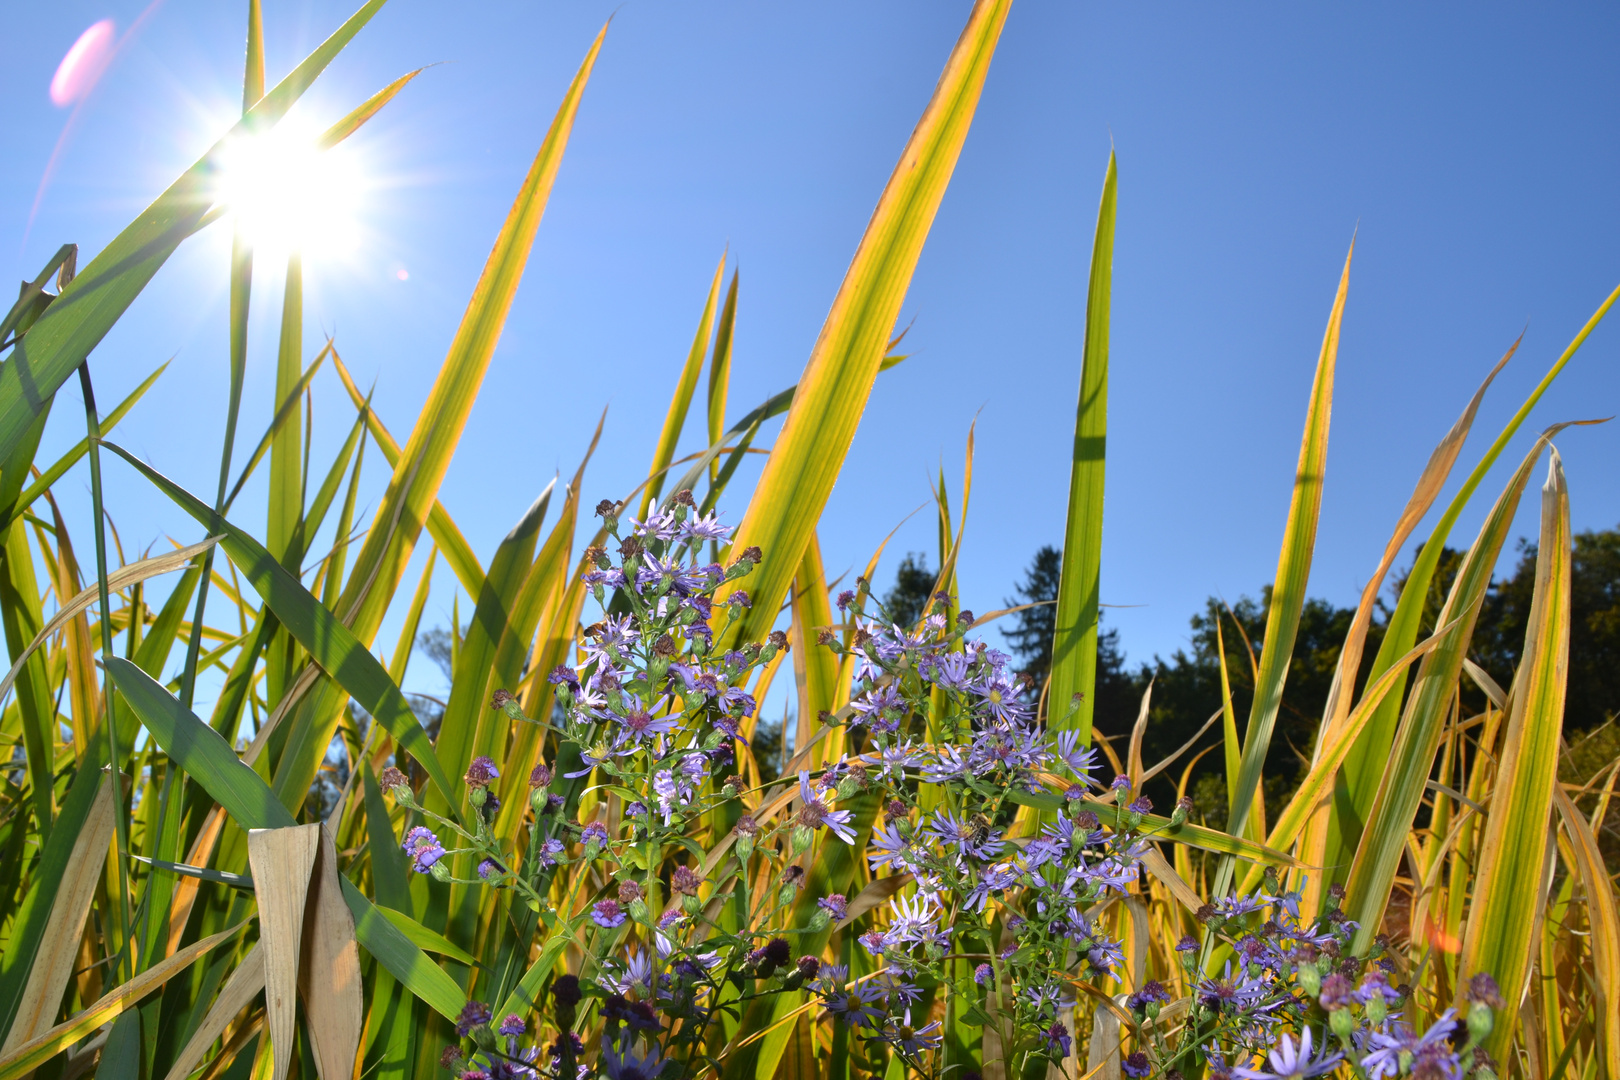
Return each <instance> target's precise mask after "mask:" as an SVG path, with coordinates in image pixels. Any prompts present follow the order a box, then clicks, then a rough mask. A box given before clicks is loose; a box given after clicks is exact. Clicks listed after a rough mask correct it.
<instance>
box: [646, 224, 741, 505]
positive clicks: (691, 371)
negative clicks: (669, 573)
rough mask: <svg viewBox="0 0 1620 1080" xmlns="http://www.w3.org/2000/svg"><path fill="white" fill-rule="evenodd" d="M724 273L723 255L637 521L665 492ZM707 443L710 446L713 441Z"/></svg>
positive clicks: (706, 348) (660, 439)
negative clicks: (667, 475)
mask: <svg viewBox="0 0 1620 1080" xmlns="http://www.w3.org/2000/svg"><path fill="white" fill-rule="evenodd" d="M725 273H726V256H725V254H724V253H722V254H721V256H720V265H719V266H716V267H715V268H714V280H713V281H712V282H710V284H709V297H708V299H707V300H705V301H704V302H703V317H702V318H701V319H699V320H698V328H697V333H696V334H693V335H692V347H691V348H690V349H688V350H687V352H686V364H685V365H684V366H683V367H682V368H681V377H680V380H679V381H678V382H677V383H676V384H675V396H674V397H672V398H670V399H669V411H668V412H667V413H666V414H665V415H664V427H663V430H662V431H660V432H659V433H658V448H657V449H656V450H654V451H653V459H652V466H651V467H650V468H649V469H648V470H647V476H648V478H649V480H648V483H647V486H646V487H645V488H643V489H642V492H641V509H640V510H639V511H637V514H636V516H637V517H640V518H645V517H646V516H647V508H648V507H649V506H652V505H653V502H654V500H656V499H657V498H658V494H659V492H661V491H663V490H664V470H666V469H668V468H669V463H670V462H671V461H673V460H675V444H676V443H678V442H680V439H681V429H682V428H684V427H685V426H686V413H687V410H688V409H689V408H691V405H692V392H693V391H694V390H696V389H697V381H698V375H699V374H701V373H702V371H703V356H704V354H705V353H706V352H708V351H709V336H710V333H711V332H712V331H713V329H714V305H715V302H716V301H717V300H718V299H719V297H720V282H721V280H723V278H724V277H725ZM709 441H710V442H713V441H714V439H712V438H711V439H710V440H709Z"/></svg>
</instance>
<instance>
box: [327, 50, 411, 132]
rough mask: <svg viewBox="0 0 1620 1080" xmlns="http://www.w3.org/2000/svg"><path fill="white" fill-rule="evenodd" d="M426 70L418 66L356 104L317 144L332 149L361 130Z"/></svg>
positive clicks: (328, 129)
mask: <svg viewBox="0 0 1620 1080" xmlns="http://www.w3.org/2000/svg"><path fill="white" fill-rule="evenodd" d="M425 70H427V69H426V68H417V69H416V70H415V71H408V72H406V73H405V74H404V75H401V76H400V77H399V78H397V79H395V80H394V81H393V82H391V83H389V84H388V85H387V86H385V87H383V88H382V89H381V90H379V91H377V92H376V93H375V94H372V95H371V96H370V97H368V98H366V100H364V101H362V102H361V103H360V104H359V105H357V106H355V107H354V109H353V110H352V111H351V112H350V113H349V114H348V115H347V116H345V117H344V118H343V119H341V120H339V121H338V122H337V123H335V124H333V125H332V126H331V127H329V128H327V129H326V130H325V131H324V132H322V133H321V137H320V138H319V139H317V140H315V145H316V146H317V147H319V148H320V149H322V150H330V149H331V148H332V147H334V146H336V145H337V144H338V143H340V142H342V141H343V140H344V139H347V138H348V137H349V136H350V135H353V134H354V133H355V132H356V131H359V130H360V128H361V127H362V126H363V125H364V124H365V122H366V121H367V120H370V119H371V118H372V117H373V116H376V115H377V114H378V113H379V112H381V111H382V109H383V106H385V105H387V104H388V103H389V102H390V101H393V100H394V98H395V97H396V96H397V95H398V94H399V92H400V91H401V90H403V89H405V87H406V85H407V84H408V83H409V82H410V81H411V80H412V79H414V78H416V77H417V76H418V75H420V74H422V72H423V71H425Z"/></svg>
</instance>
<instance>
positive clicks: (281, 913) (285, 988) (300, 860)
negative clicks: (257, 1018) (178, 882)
mask: <svg viewBox="0 0 1620 1080" xmlns="http://www.w3.org/2000/svg"><path fill="white" fill-rule="evenodd" d="M320 841H321V827H320V826H319V825H294V826H291V827H289V828H284V829H252V830H249V832H248V864H249V865H250V866H252V867H253V889H254V894H255V898H256V899H257V901H258V906H259V943H260V945H261V946H262V947H263V949H264V1011H265V1016H266V1025H267V1026H268V1027H269V1029H270V1045H271V1048H272V1053H273V1055H274V1059H273V1060H274V1063H275V1065H274V1072H273V1073H272V1080H287V1070H288V1069H289V1068H291V1066H292V1062H293V1058H294V1056H295V1055H296V1053H297V1049H296V1047H295V1045H294V1042H293V1039H294V1036H295V1034H296V1032H295V1027H296V1023H297V1019H298V997H297V995H298V957H299V953H300V952H301V951H302V948H303V944H302V943H303V937H304V907H305V904H306V903H307V902H308V898H309V882H310V876H311V874H312V873H313V872H314V869H315V860H316V858H317V857H318V855H319V848H320Z"/></svg>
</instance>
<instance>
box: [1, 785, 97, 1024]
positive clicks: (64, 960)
mask: <svg viewBox="0 0 1620 1080" xmlns="http://www.w3.org/2000/svg"><path fill="white" fill-rule="evenodd" d="M112 834H113V785H112V784H110V783H108V782H107V777H106V776H103V777H102V779H101V783H100V784H99V785H98V786H97V788H96V796H95V801H94V802H93V803H92V804H91V806H90V816H89V817H88V818H87V819H85V823H84V825H83V826H82V827H81V828H80V830H79V838H78V839H77V840H76V841H74V844H73V855H72V857H71V858H70V859H69V860H68V866H67V873H66V874H64V875H63V877H62V880H61V883H60V884H59V885H58V886H57V890H56V903H54V904H53V905H52V906H51V917H50V919H49V921H47V922H46V924H45V934H44V936H43V937H42V938H41V939H40V949H39V953H38V954H37V955H36V956H35V957H34V965H33V968H32V969H31V970H30V971H29V973H28V982H27V984H26V985H25V986H24V987H23V993H22V1000H21V1001H20V1002H18V1004H17V1015H16V1017H15V1018H14V1019H13V1020H12V1022H11V1030H10V1031H8V1032H7V1033H6V1041H5V1045H4V1046H0V1056H4V1055H6V1054H9V1053H11V1052H13V1051H14V1050H16V1049H17V1048H18V1047H19V1046H21V1045H23V1044H24V1043H26V1042H28V1041H30V1040H32V1039H36V1038H38V1037H39V1036H40V1035H42V1034H44V1033H45V1032H46V1031H48V1030H49V1029H50V1027H51V1021H53V1020H55V1019H56V1013H57V1010H58V1009H60V1008H61V1007H62V991H63V990H65V989H67V983H68V978H69V977H70V976H71V975H72V974H73V967H74V964H73V961H74V960H75V959H76V958H77V955H78V952H79V941H80V939H81V938H82V936H83V934H84V921H85V919H87V918H89V916H90V904H91V901H93V900H94V899H95V897H96V886H97V885H98V884H99V883H100V881H101V875H102V870H103V869H104V867H105V866H106V861H107V845H108V843H109V842H110V841H111V840H112Z"/></svg>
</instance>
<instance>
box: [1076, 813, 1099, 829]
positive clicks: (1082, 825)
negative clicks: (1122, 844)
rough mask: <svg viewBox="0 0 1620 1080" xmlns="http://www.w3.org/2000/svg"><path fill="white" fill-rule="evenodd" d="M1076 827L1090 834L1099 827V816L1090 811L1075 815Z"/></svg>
mask: <svg viewBox="0 0 1620 1080" xmlns="http://www.w3.org/2000/svg"><path fill="white" fill-rule="evenodd" d="M1074 827H1075V828H1077V829H1081V830H1084V831H1085V832H1090V831H1091V830H1092V829H1095V828H1096V827H1097V815H1096V814H1095V813H1093V812H1092V811H1090V810H1082V811H1080V812H1079V813H1078V814H1076V815H1074Z"/></svg>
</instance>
